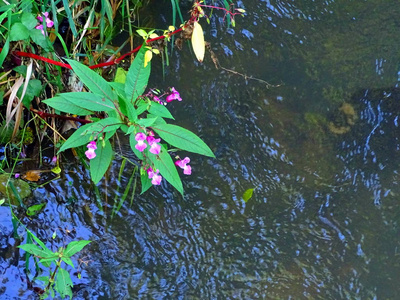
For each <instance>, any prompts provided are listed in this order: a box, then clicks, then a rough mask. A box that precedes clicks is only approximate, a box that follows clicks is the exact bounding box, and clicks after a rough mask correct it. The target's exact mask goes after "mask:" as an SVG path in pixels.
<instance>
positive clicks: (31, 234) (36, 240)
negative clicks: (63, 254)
mask: <svg viewBox="0 0 400 300" xmlns="http://www.w3.org/2000/svg"><path fill="white" fill-rule="evenodd" d="M27 233H28V235H29V236H30V237H31V238H32V239H33V240H34V241H35V242H36V243H38V245H39V246H40V247H42V248H43V249H44V250H46V251H47V252H49V253H51V254H53V252H52V251H51V250H50V249H49V248H47V247H46V245H45V244H44V243H43V242H42V241H41V240H40V239H39V238H37V237H36V236H35V235H34V234H33V233H32V232H31V231H29V230H28V232H27Z"/></svg>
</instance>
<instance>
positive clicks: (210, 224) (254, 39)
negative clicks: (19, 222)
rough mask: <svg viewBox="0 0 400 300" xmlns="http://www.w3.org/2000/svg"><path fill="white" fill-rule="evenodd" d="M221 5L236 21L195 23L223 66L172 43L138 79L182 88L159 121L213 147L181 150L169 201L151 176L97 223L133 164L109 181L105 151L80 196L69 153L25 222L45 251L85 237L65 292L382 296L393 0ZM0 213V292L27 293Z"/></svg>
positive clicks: (395, 288)
mask: <svg viewBox="0 0 400 300" xmlns="http://www.w3.org/2000/svg"><path fill="white" fill-rule="evenodd" d="M167 4H168V3H166V4H165V5H167ZM236 4H237V7H242V8H244V9H246V15H245V17H244V18H242V17H238V18H237V19H236V24H237V25H236V27H235V28H227V26H226V20H224V18H223V14H222V13H218V12H216V11H214V13H213V16H212V18H211V22H210V25H207V24H206V22H204V24H203V28H204V30H205V34H206V40H207V41H209V42H210V43H211V49H212V50H213V52H214V53H215V55H216V57H217V58H218V60H219V63H220V65H221V66H222V67H224V68H225V69H222V68H219V69H216V68H215V66H214V64H213V62H212V60H211V58H210V56H209V53H208V52H207V53H206V59H205V62H204V64H198V63H197V62H196V61H195V60H194V58H193V56H192V55H191V53H190V51H189V50H188V49H187V48H186V49H185V50H183V51H177V50H174V52H173V53H172V54H171V56H170V66H169V67H168V68H167V69H166V73H165V80H163V78H162V71H161V68H159V72H158V71H157V70H158V69H157V66H156V64H157V62H156V60H155V61H154V62H153V65H154V69H155V70H153V75H152V76H153V77H152V79H151V85H152V86H154V87H158V88H166V87H168V86H175V87H176V89H177V90H178V91H179V92H180V93H181V96H182V98H183V101H182V102H179V103H178V102H176V103H173V104H170V106H171V110H172V112H173V114H174V115H175V117H176V121H175V123H176V124H179V125H182V126H185V127H186V128H188V129H190V130H192V131H194V132H195V133H197V134H198V135H200V136H201V137H202V139H203V140H204V141H206V142H207V143H208V145H209V146H210V147H211V149H213V151H214V152H215V154H216V159H210V158H205V157H200V156H197V155H191V156H190V157H191V160H192V163H191V165H192V170H193V174H192V175H191V176H185V177H184V178H183V181H184V188H185V196H184V197H183V198H182V197H181V196H180V195H179V194H178V193H177V192H176V191H175V190H173V189H172V188H171V187H170V186H169V185H167V184H163V185H162V186H161V187H159V188H155V189H151V190H150V191H149V192H147V193H145V194H143V195H139V193H137V194H136V195H135V197H134V200H133V203H132V205H130V203H129V202H130V200H129V201H126V202H125V203H124V205H123V206H122V208H121V210H120V211H119V213H118V214H117V215H116V216H115V217H114V218H111V211H112V206H113V200H114V198H115V197H117V198H119V197H120V196H121V194H122V192H123V188H124V187H126V185H127V182H128V180H129V178H130V175H131V174H132V171H133V168H132V167H130V166H129V165H128V164H127V166H126V169H125V171H124V172H123V174H122V176H121V178H120V180H117V178H118V172H119V166H120V160H118V159H117V160H116V163H115V165H114V167H113V169H112V170H111V171H110V176H109V179H108V181H107V184H105V183H104V181H103V182H102V183H100V185H99V186H98V189H99V192H98V193H96V192H94V190H93V187H92V186H91V184H90V181H89V180H88V177H87V175H88V174H87V173H85V172H84V171H83V168H82V167H80V166H79V165H77V164H76V163H74V162H70V163H65V165H64V166H63V168H64V171H65V172H64V174H63V176H62V178H61V179H60V180H57V181H54V182H52V183H51V184H49V185H48V186H47V187H45V188H40V189H37V190H36V191H35V193H34V196H35V199H36V200H37V201H43V199H45V200H46V201H47V203H48V204H47V206H46V209H45V211H44V212H43V213H41V214H40V215H39V216H38V217H34V218H31V219H28V218H26V219H25V220H24V222H25V224H27V227H28V228H30V229H31V230H32V231H33V232H34V233H35V234H37V235H38V236H39V237H40V238H41V239H43V240H45V241H47V245H48V246H49V247H52V248H53V249H56V248H57V247H59V246H62V245H63V244H64V243H67V242H69V241H71V240H77V239H90V240H92V241H93V242H92V243H91V244H90V245H89V246H87V247H86V248H85V249H84V251H82V253H81V254H80V255H79V257H78V258H79V259H82V260H83V261H85V263H82V264H81V272H82V279H80V280H79V279H77V277H76V276H77V274H76V272H73V280H74V283H75V287H74V292H75V295H76V299H397V297H398V296H397V295H398V294H399V293H400V288H399V284H398V275H399V273H400V260H399V252H400V248H399V246H400V243H399V231H400V227H399V221H400V206H399V205H398V201H399V192H400V187H399V186H398V179H399V176H400V175H399V172H400V170H399V166H398V164H399V147H400V143H399V124H400V119H399V112H400V89H399V88H398V83H399V80H400V72H399V71H400V70H399V63H400V34H399V29H400V26H399V25H400V21H399V15H400V9H399V5H398V3H397V1H383V0H382V1H379V0H371V1H345V0H340V1H306V0H302V1H300V0H293V1H266V0H264V1H262V0H261V1H259V0H248V1H243V2H242V1H239V2H236ZM156 11H157V10H156ZM168 18H170V15H169V13H165V12H163V10H161V12H160V11H158V12H156V16H155V19H160V20H162V19H166V20H168ZM165 25H169V24H168V23H163V24H161V25H160V26H165ZM227 69H228V70H230V71H227ZM231 71H234V72H237V73H240V74H242V75H243V76H242V75H240V74H237V73H236V74H234V73H232V72H231ZM250 76H251V77H252V78H257V79H261V80H263V81H257V80H253V79H252V78H250ZM266 82H268V84H267V83H266ZM121 141H122V145H121V148H120V152H122V154H124V155H127V156H129V155H131V154H130V151H129V146H128V145H126V141H125V140H124V138H123V137H121ZM138 185H139V184H138ZM118 186H121V188H120V189H119V190H118ZM249 188H255V191H254V195H253V197H252V198H251V199H250V200H249V201H248V202H247V203H245V202H244V201H243V199H242V195H243V193H244V192H245V191H246V190H247V189H249ZM121 191H122V192H121ZM99 203H101V205H99ZM0 213H1V216H2V217H1V220H2V221H1V229H2V239H1V258H0V262H1V265H0V272H1V273H0V274H2V280H0V295H2V296H1V297H2V299H35V297H34V292H33V291H32V290H31V289H29V287H28V284H27V279H26V278H27V275H26V273H25V272H24V266H25V261H24V259H23V257H21V256H20V252H19V251H18V249H17V248H15V247H16V246H17V245H18V243H19V241H18V240H16V239H15V238H14V236H13V235H12V224H11V221H10V213H9V210H8V208H7V207H0ZM66 229H67V230H68V231H70V232H68V233H66V232H65V230H66ZM55 230H57V232H58V237H57V238H56V239H54V240H53V239H52V238H51V236H52V234H53V232H54V231H55ZM19 233H20V234H21V235H22V236H23V230H22V229H21V230H20V232H19ZM21 253H22V252H21ZM76 262H77V261H76ZM31 269H32V272H33V273H34V269H33V267H31ZM29 276H31V275H29Z"/></svg>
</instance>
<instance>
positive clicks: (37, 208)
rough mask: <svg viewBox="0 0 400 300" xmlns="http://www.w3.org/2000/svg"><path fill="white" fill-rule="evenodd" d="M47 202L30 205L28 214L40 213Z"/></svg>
mask: <svg viewBox="0 0 400 300" xmlns="http://www.w3.org/2000/svg"><path fill="white" fill-rule="evenodd" d="M46 204H47V203H41V204H35V205H32V206H31V207H29V208H28V209H27V211H26V214H27V215H28V216H34V215H37V214H38V213H40V211H41V210H42V209H43V207H45V206H46Z"/></svg>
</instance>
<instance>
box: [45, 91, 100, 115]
mask: <svg viewBox="0 0 400 300" xmlns="http://www.w3.org/2000/svg"><path fill="white" fill-rule="evenodd" d="M61 96H62V94H60V95H59V96H56V97H54V98H50V99H47V100H44V101H42V102H44V103H46V104H47V105H48V106H50V107H52V108H55V109H57V110H59V111H62V112H66V113H69V114H73V115H81V116H87V115H91V114H92V113H93V112H92V111H90V110H87V109H84V108H82V107H80V106H77V105H75V104H73V103H71V102H69V101H68V100H67V99H65V98H64V97H61Z"/></svg>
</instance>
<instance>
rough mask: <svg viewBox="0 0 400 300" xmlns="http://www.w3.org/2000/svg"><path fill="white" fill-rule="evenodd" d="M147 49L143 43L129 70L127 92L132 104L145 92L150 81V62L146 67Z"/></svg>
mask: <svg viewBox="0 0 400 300" xmlns="http://www.w3.org/2000/svg"><path fill="white" fill-rule="evenodd" d="M146 51H147V49H146V47H145V44H143V46H142V48H141V49H140V51H139V53H138V54H137V55H136V57H135V59H134V60H133V63H132V65H131V66H130V68H129V71H128V76H127V79H126V83H125V94H126V97H127V100H128V101H129V102H130V103H131V104H133V102H134V101H135V100H136V99H137V98H138V97H139V96H141V95H142V94H143V92H144V90H145V88H146V86H147V83H148V81H149V77H150V63H148V64H147V66H146V68H145V67H144V55H145V53H146Z"/></svg>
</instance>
